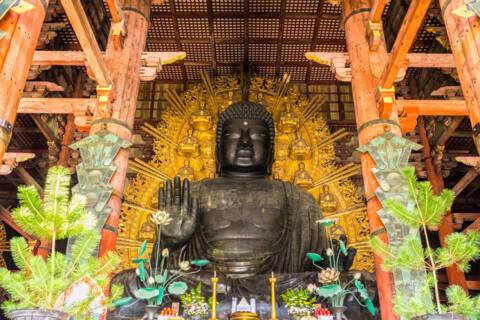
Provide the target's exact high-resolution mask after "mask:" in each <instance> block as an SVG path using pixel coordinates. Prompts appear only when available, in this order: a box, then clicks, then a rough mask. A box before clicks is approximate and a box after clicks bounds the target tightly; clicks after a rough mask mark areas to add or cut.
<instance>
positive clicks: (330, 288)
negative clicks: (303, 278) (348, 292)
mask: <svg viewBox="0 0 480 320" xmlns="http://www.w3.org/2000/svg"><path fill="white" fill-rule="evenodd" d="M342 291H343V289H342V287H341V286H340V285H339V284H329V285H326V286H321V287H320V288H318V289H317V294H318V295H319V296H320V297H324V298H331V297H334V296H336V295H338V294H340V293H342Z"/></svg>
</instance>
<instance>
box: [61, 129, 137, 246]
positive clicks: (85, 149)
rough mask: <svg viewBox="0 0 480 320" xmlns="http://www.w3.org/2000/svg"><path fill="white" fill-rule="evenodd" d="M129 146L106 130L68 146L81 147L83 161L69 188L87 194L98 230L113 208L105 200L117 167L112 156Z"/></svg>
mask: <svg viewBox="0 0 480 320" xmlns="http://www.w3.org/2000/svg"><path fill="white" fill-rule="evenodd" d="M130 146H131V143H130V142H129V141H126V140H123V139H122V138H120V137H118V136H116V135H114V134H113V133H111V132H109V131H106V130H102V131H99V132H97V133H96V134H94V135H91V136H88V137H86V138H85V139H82V140H80V141H78V142H75V143H73V144H71V145H70V148H72V149H74V150H80V156H81V158H82V162H81V163H80V164H79V165H77V176H78V184H77V185H75V186H74V187H73V188H72V191H73V192H74V193H78V194H81V195H83V196H84V197H86V205H85V207H86V209H87V210H88V211H89V212H90V213H91V214H93V215H94V216H95V217H96V218H97V230H98V232H100V231H101V229H102V228H103V226H104V225H105V222H106V221H107V218H108V215H109V214H110V212H111V211H112V208H110V207H109V206H108V205H107V202H108V200H109V199H110V196H111V195H112V193H113V188H112V186H111V185H110V184H109V182H110V179H111V178H112V176H113V174H114V173H115V170H116V169H117V166H116V165H115V164H114V163H113V159H115V156H116V155H117V153H118V152H119V151H120V149H122V148H128V147H130ZM69 247H70V243H69Z"/></svg>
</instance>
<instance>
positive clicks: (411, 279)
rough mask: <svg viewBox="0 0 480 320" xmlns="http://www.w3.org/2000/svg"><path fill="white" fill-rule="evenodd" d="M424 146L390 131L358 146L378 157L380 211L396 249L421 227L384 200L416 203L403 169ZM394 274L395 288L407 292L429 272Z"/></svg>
mask: <svg viewBox="0 0 480 320" xmlns="http://www.w3.org/2000/svg"><path fill="white" fill-rule="evenodd" d="M421 148H422V146H421V145H419V144H417V143H414V142H412V141H410V140H408V139H405V138H404V137H401V136H397V135H395V134H393V133H391V132H385V133H383V134H381V135H380V136H378V137H376V138H375V139H373V140H371V141H370V142H369V143H368V144H366V145H363V146H361V147H360V148H358V150H359V151H360V152H368V153H369V154H370V155H371V156H372V158H373V160H374V161H375V164H376V166H375V167H374V168H373V169H372V172H373V174H374V175H375V178H376V179H377V180H378V183H379V187H378V188H377V190H375V194H376V196H377V197H378V199H379V200H380V202H381V203H382V206H383V207H384V208H383V209H381V210H379V211H378V215H379V216H380V219H381V220H382V222H383V224H384V225H385V229H386V230H387V234H388V240H389V244H390V245H391V247H392V248H395V249H396V248H398V247H399V246H400V245H401V244H402V243H403V240H404V238H405V237H406V236H407V235H412V234H413V235H415V234H417V235H418V230H417V229H413V228H410V227H408V226H406V225H405V224H403V223H401V222H400V221H398V220H397V219H396V218H395V217H394V216H393V215H392V213H391V212H389V210H387V209H386V208H385V202H386V201H387V200H388V199H394V200H397V201H399V202H400V203H402V204H403V205H404V206H405V207H406V208H412V207H413V206H414V202H413V199H411V198H410V197H409V195H408V190H407V185H406V181H405V178H404V177H403V175H402V172H401V171H402V169H403V168H406V167H408V166H409V164H408V159H409V158H410V154H411V152H412V150H415V151H416V150H420V149H421ZM393 276H394V282H395V288H396V290H403V291H404V292H417V291H418V290H420V288H422V287H423V286H424V284H425V281H426V273H425V272H420V271H417V272H413V271H395V272H394V274H393Z"/></svg>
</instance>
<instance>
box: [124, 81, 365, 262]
mask: <svg viewBox="0 0 480 320" xmlns="http://www.w3.org/2000/svg"><path fill="white" fill-rule="evenodd" d="M201 78H202V80H203V81H202V83H201V84H198V85H195V86H193V87H191V88H189V89H188V90H186V91H184V92H183V93H181V94H179V93H177V92H175V91H173V90H170V91H167V95H166V97H167V100H168V101H169V103H170V108H168V110H166V111H164V112H163V113H162V115H161V119H160V121H159V123H158V124H157V125H156V126H153V125H150V124H148V123H145V124H144V125H143V126H142V129H143V130H144V131H145V132H146V133H147V134H149V135H151V136H152V137H153V139H154V141H153V151H154V156H153V158H152V159H151V160H150V161H148V162H147V161H143V160H141V159H134V160H132V161H130V163H129V169H130V170H133V171H135V172H136V173H137V175H136V177H135V178H134V179H133V181H132V183H130V184H129V186H128V187H127V190H126V194H125V199H126V202H127V203H128V204H125V205H124V206H123V209H122V215H121V221H120V232H119V238H118V242H117V252H118V253H119V254H120V255H121V256H122V257H123V261H124V266H123V267H125V268H126V267H128V266H129V261H131V258H132V257H134V256H135V252H136V250H137V249H136V248H138V246H139V245H140V243H141V242H142V241H143V240H145V239H146V240H148V241H150V239H152V238H154V237H155V235H154V234H149V231H150V232H154V231H153V230H152V229H151V228H149V226H148V216H149V215H150V214H151V213H152V212H154V211H155V210H156V207H157V190H158V188H159V187H160V186H162V185H163V184H164V183H165V181H166V180H167V179H172V178H173V177H175V176H176V175H179V176H180V177H181V178H188V179H190V180H192V181H198V180H202V179H209V178H214V177H215V175H216V161H215V136H216V124H217V120H218V116H219V115H220V113H221V112H223V111H224V110H225V109H226V108H227V107H228V106H229V105H230V104H232V103H233V102H235V101H239V100H242V89H243V90H245V89H244V88H242V85H241V80H240V77H239V76H235V75H227V76H219V77H216V78H213V79H211V78H210V77H209V76H208V75H207V74H206V72H202V73H201ZM289 81H290V76H289V75H288V74H285V75H284V76H283V77H282V78H281V79H274V78H268V77H263V76H252V77H250V78H249V83H250V85H249V87H248V99H249V100H250V101H254V102H257V103H261V104H263V105H264V106H265V108H266V109H267V110H268V111H269V112H271V113H272V115H273V118H274V121H275V127H276V136H275V163H274V165H273V169H272V170H273V172H272V177H271V178H272V179H279V180H283V181H289V182H291V183H294V184H296V185H298V186H300V187H303V188H305V189H307V190H308V191H309V192H310V193H311V194H312V195H313V197H314V198H315V199H316V200H317V201H318V203H319V205H320V207H321V209H322V212H323V214H324V216H328V217H334V218H337V219H338V225H337V228H336V229H335V230H336V232H337V233H344V234H346V235H347V237H348V240H349V244H350V245H351V246H354V247H356V248H357V256H356V260H355V263H354V265H353V268H354V269H358V270H367V271H373V265H374V264H373V258H372V256H373V255H372V253H371V252H370V250H369V249H368V246H367V241H368V239H369V234H370V231H369V226H368V220H367V215H366V209H365V206H364V205H363V202H362V199H361V198H360V196H359V194H358V191H357V189H356V187H355V185H354V184H353V183H352V182H351V181H350V180H349V177H351V176H353V175H355V174H357V173H358V172H359V166H358V165H354V164H351V163H350V164H348V165H346V166H343V167H339V166H337V165H336V164H335V150H334V143H335V141H337V140H339V139H342V138H344V137H345V136H346V135H347V133H346V132H345V131H344V130H343V129H341V130H338V131H336V132H334V133H331V132H330V129H329V128H328V126H327V123H326V121H325V119H324V118H323V117H322V115H321V112H319V111H320V108H321V106H322V104H323V99H322V98H320V97H318V96H317V97H315V98H313V99H308V98H307V97H305V96H304V95H302V94H301V93H300V91H299V90H298V88H297V87H295V86H291V85H290V84H289ZM244 94H245V93H244ZM243 98H246V97H243ZM132 204H133V205H132ZM333 236H334V235H333Z"/></svg>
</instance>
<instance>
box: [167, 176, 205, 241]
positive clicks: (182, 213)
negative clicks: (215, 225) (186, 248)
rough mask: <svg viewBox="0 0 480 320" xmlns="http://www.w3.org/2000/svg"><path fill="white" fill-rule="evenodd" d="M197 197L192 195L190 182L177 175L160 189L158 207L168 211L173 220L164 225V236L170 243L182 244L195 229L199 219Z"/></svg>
mask: <svg viewBox="0 0 480 320" xmlns="http://www.w3.org/2000/svg"><path fill="white" fill-rule="evenodd" d="M197 208H198V201H197V199H192V198H191V197H190V182H189V181H188V179H184V180H183V186H182V184H181V181H180V177H179V176H176V177H175V179H174V180H173V188H172V181H171V180H167V182H166V183H165V188H161V189H159V190H158V209H159V210H164V211H166V212H167V213H168V214H169V215H170V217H171V218H172V221H170V223H169V224H167V225H164V226H162V238H163V239H164V240H165V241H166V242H167V244H169V245H174V246H175V245H181V244H182V243H183V242H185V241H187V240H188V239H190V237H191V236H192V234H193V232H194V231H195V226H196V223H195V222H196V219H197Z"/></svg>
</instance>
